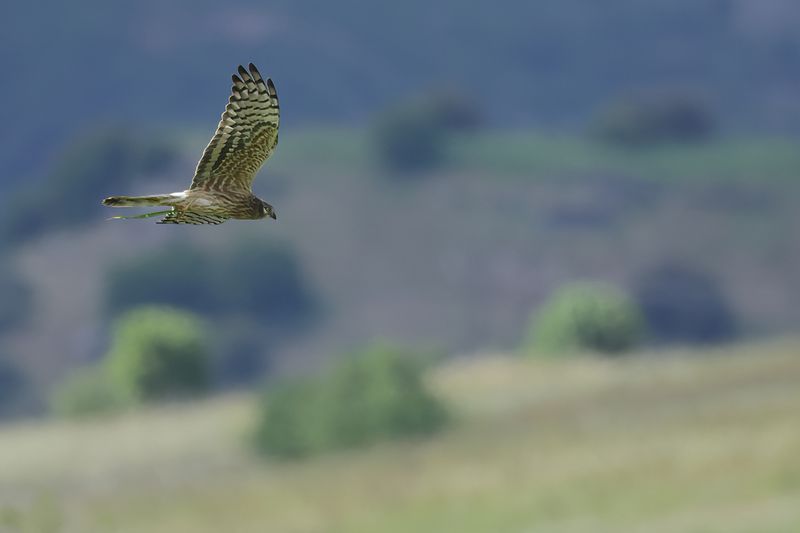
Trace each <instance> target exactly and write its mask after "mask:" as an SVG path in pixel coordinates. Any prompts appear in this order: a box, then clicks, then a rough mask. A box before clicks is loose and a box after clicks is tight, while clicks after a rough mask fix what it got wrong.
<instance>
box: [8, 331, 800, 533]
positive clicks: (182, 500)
mask: <svg viewBox="0 0 800 533" xmlns="http://www.w3.org/2000/svg"><path fill="white" fill-rule="evenodd" d="M799 352H800V344H798V343H797V342H785V343H775V344H770V345H754V346H746V347H742V348H737V349H729V350H725V351H719V352H717V353H714V354H710V355H709V356H707V357H697V355H698V354H693V353H685V354H675V357H662V358H648V357H642V358H635V359H630V360H621V361H606V360H589V359H586V360H581V359H578V360H572V361H549V362H532V361H526V360H520V359H514V358H510V357H505V356H487V357H480V358H466V359H458V360H454V361H453V362H451V363H449V364H447V365H446V366H444V367H443V368H441V369H439V370H438V371H437V372H436V373H435V375H434V376H433V377H432V384H433V386H434V387H435V389H436V390H437V391H438V392H439V394H441V395H443V396H444V397H445V398H446V399H447V400H448V402H449V403H450V405H451V407H452V409H453V411H454V413H455V415H456V420H457V422H456V424H455V425H454V427H453V428H452V429H451V430H449V431H447V432H446V433H445V434H443V435H442V436H440V437H438V438H435V439H432V440H429V441H421V442H407V443H400V444H393V445H384V446H378V447H375V448H372V449H369V450H366V451H362V452H351V453H343V454H338V455H332V456H328V457H324V458H320V459H315V460H311V461H308V462H305V463H300V464H276V463H272V462H266V463H260V462H258V461H256V460H255V459H254V458H253V457H252V456H250V455H249V453H248V452H247V449H246V447H245V446H244V445H243V436H244V435H245V434H246V432H247V429H248V427H249V426H250V423H251V421H252V416H253V412H252V410H251V408H250V405H251V403H250V398H247V397H230V398H223V399H219V400H213V401H210V402H207V403H200V404H194V405H186V406H173V407H166V408H162V409H157V410H154V411H150V412H144V413H139V414H133V415H129V416H123V417H121V418H118V419H112V420H106V421H102V420H101V421H95V422H86V423H79V424H73V423H64V422H38V423H31V424H23V425H17V426H8V427H5V428H0V472H2V473H3V475H2V476H0V527H2V526H3V525H6V526H9V525H12V526H13V525H15V524H16V525H17V526H19V527H20V529H21V530H23V531H47V532H52V533H55V532H81V533H94V532H98V533H101V532H102V533H105V532H108V531H115V532H118V533H127V532H145V531H147V532H148V533H159V532H164V533H167V532H168V533H181V532H187V533H188V532H191V533H204V532H206V531H207V532H218V531H221V530H230V531H237V532H253V533H255V532H259V533H263V532H273V531H274V532H287V531H291V532H308V533H312V532H333V533H336V532H365V533H366V532H397V533H401V532H403V533H404V532H408V531H420V532H428V531H430V532H438V533H441V532H450V531H452V532H466V533H478V532H480V533H483V532H485V533H498V532H521V531H525V532H536V531H542V532H548V533H550V532H575V533H578V532H587V533H588V532H591V533H598V532H609V533H610V532H622V531H625V532H628V531H630V532H644V531H648V532H652V531H658V532H664V533H668V532H670V533H671V532H674V533H685V532H688V531H704V532H725V533H730V532H753V533H755V532H758V533H763V532H776V533H777V532H786V533H789V532H793V531H796V530H797V529H796V528H797V525H798V524H800V508H799V507H798V506H797V505H796V503H797V501H798V498H800V463H798V461H797V454H796V452H797V449H798V448H799V447H800V426H798V424H797V412H798V411H799V410H800V388H798V387H797V384H798V382H800V358H798V356H797V354H798V353H799Z"/></svg>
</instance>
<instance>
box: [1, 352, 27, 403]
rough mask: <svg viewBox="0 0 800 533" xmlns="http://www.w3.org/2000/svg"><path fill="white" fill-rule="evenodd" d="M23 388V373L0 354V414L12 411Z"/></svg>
mask: <svg viewBox="0 0 800 533" xmlns="http://www.w3.org/2000/svg"><path fill="white" fill-rule="evenodd" d="M24 388H25V375H24V374H23V373H22V371H21V370H20V369H19V368H17V366H16V365H15V364H14V363H13V362H12V361H11V360H9V359H6V358H5V357H4V356H0V416H3V415H7V414H10V413H13V412H14V411H15V409H16V408H17V407H18V404H19V400H20V398H21V397H22V395H23V392H24Z"/></svg>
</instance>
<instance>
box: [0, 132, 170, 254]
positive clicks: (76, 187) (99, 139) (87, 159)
mask: <svg viewBox="0 0 800 533" xmlns="http://www.w3.org/2000/svg"><path fill="white" fill-rule="evenodd" d="M174 158H175V151H174V150H173V149H171V148H170V147H169V146H167V145H165V144H164V143H161V142H154V141H151V140H149V139H145V138H144V137H140V136H137V135H135V134H133V133H132V132H130V131H127V130H125V129H119V128H114V129H108V128H102V129H99V130H97V131H94V132H92V133H91V134H89V135H87V136H85V137H83V138H80V139H79V140H78V141H76V142H75V143H74V144H72V145H71V146H69V147H68V148H67V149H66V150H65V151H64V153H63V155H62V156H61V158H60V160H58V162H57V163H56V164H55V167H54V168H53V170H52V171H51V172H50V173H49V174H48V175H47V176H46V177H45V178H44V180H42V181H40V182H38V183H36V184H35V186H31V187H28V188H25V189H22V190H21V191H20V192H18V193H17V194H15V195H13V196H12V197H11V198H10V199H9V201H6V202H3V204H4V205H3V206H2V207H3V209H2V210H0V242H2V243H6V244H15V243H19V242H23V241H25V240H26V239H29V238H33V237H35V236H37V235H39V234H40V233H42V232H44V231H47V230H50V229H55V228H63V227H64V226H67V225H73V224H77V223H80V222H84V221H86V220H89V219H91V218H92V217H94V216H96V215H97V214H98V213H99V212H100V204H99V202H100V200H101V199H102V197H103V191H109V190H111V189H112V188H113V187H120V186H125V185H126V184H127V183H128V182H130V181H131V180H132V179H133V178H134V177H137V176H139V175H145V176H146V175H148V174H152V173H155V172H158V171H160V170H162V169H164V168H166V167H167V166H168V165H169V164H170V163H171V162H172V161H173V160H174Z"/></svg>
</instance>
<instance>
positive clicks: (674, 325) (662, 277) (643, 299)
mask: <svg viewBox="0 0 800 533" xmlns="http://www.w3.org/2000/svg"><path fill="white" fill-rule="evenodd" d="M634 296H635V299H636V301H637V302H638V305H639V307H640V308H641V310H642V313H643V314H644V318H645V320H646V322H647V330H648V333H649V335H650V336H651V337H652V339H653V340H656V341H659V342H662V343H717V342H723V341H728V340H731V339H732V338H734V337H735V335H736V334H737V328H738V324H737V320H736V318H735V316H734V312H733V309H732V308H731V305H730V303H729V302H728V300H727V298H726V297H725V294H724V293H723V291H722V288H721V287H720V285H719V283H718V282H717V280H716V279H715V278H714V277H712V276H710V275H709V274H707V273H705V272H702V271H700V270H698V269H696V268H691V267H688V266H685V265H682V264H679V263H674V262H666V263H662V264H659V265H657V266H655V267H653V268H651V269H648V270H646V271H644V272H643V273H642V274H641V275H640V276H639V279H638V280H637V282H636V285H635V287H634Z"/></svg>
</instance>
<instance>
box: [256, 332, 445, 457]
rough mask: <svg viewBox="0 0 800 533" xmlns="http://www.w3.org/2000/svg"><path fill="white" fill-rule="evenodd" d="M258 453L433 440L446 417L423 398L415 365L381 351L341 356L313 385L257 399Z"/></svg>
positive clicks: (400, 354) (394, 351)
mask: <svg viewBox="0 0 800 533" xmlns="http://www.w3.org/2000/svg"><path fill="white" fill-rule="evenodd" d="M263 411H264V414H263V418H262V420H261V423H260V425H259V428H258V430H257V434H256V443H257V445H258V447H259V449H260V450H261V451H262V452H264V453H267V454H270V455H276V456H280V457H299V456H304V455H308V454H311V453H316V452H320V451H324V450H329V449H340V448H350V447H354V446H363V445H366V444H369V443H372V442H376V441H379V440H389V439H396V438H402V437H407V436H413V435H424V434H430V433H433V432H435V431H436V430H438V429H440V428H441V427H442V425H443V424H444V423H445V421H446V419H447V416H446V412H445V409H444V407H443V406H442V404H441V403H440V402H439V401H438V400H437V399H436V398H435V397H434V396H433V395H432V394H431V393H430V392H429V391H428V390H427V388H426V387H425V384H424V380H423V366H422V364H421V362H420V361H419V360H418V359H417V358H415V357H414V355H413V354H410V353H408V352H406V351H404V350H401V349H398V348H394V347H391V346H386V345H382V344H378V345H374V346H371V347H369V348H367V349H366V350H364V351H362V352H359V353H357V354H354V355H352V356H349V357H347V358H345V359H344V360H342V361H341V362H339V363H338V364H337V365H335V366H334V367H333V368H332V369H331V370H330V371H329V372H327V373H326V374H324V375H323V376H320V377H318V378H317V379H308V380H302V381H295V382H292V383H288V384H285V385H283V386H282V387H279V388H277V389H276V390H275V391H274V392H273V393H272V394H268V395H267V396H265V401H264V406H263Z"/></svg>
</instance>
